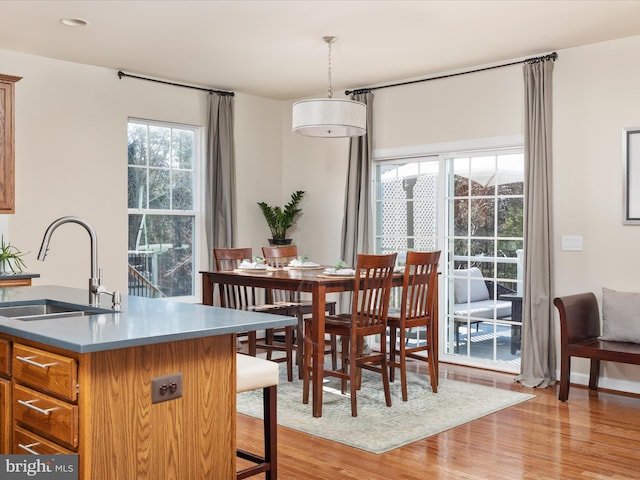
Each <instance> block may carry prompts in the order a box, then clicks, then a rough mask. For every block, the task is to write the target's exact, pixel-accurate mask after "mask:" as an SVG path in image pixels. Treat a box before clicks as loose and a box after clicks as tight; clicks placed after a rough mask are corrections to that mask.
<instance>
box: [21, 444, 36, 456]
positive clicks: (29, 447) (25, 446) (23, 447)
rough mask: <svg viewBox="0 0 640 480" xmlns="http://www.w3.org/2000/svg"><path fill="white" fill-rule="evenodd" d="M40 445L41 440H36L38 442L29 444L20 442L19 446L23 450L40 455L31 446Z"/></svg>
mask: <svg viewBox="0 0 640 480" xmlns="http://www.w3.org/2000/svg"><path fill="white" fill-rule="evenodd" d="M38 445H40V442H36V443H30V444H29V445H23V444H21V443H19V444H18V447H20V448H21V449H22V450H24V451H26V452H29V453H30V454H32V455H40V454H39V453H38V452H36V451H35V450H32V449H31V447H37V446H38Z"/></svg>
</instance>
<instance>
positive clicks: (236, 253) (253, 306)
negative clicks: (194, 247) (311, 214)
mask: <svg viewBox="0 0 640 480" xmlns="http://www.w3.org/2000/svg"><path fill="white" fill-rule="evenodd" d="M213 257H214V259H215V263H216V269H217V270H219V271H224V270H234V269H236V268H238V267H239V266H240V264H241V263H242V261H243V260H248V261H251V260H252V257H253V253H252V251H251V247H247V248H214V249H213ZM218 291H219V294H220V306H221V307H226V308H235V309H240V310H253V311H256V312H263V313H272V314H277V315H290V313H289V309H288V307H281V306H278V305H274V304H273V303H272V302H270V301H267V303H261V299H260V298H259V295H258V292H257V291H256V289H255V288H254V287H248V286H246V285H228V284H218ZM277 331H280V332H282V333H283V335H284V341H283V342H274V341H273V338H274V333H275V332H277ZM246 335H247V338H248V340H247V344H248V349H249V355H251V356H254V357H255V356H256V354H257V351H258V350H266V352H267V358H268V359H269V360H272V361H274V362H279V363H286V364H287V380H288V381H290V382H291V381H292V380H293V350H294V343H293V336H294V327H293V326H290V327H284V328H278V329H272V328H270V329H266V330H265V337H266V338H267V339H268V340H267V341H265V342H264V343H262V342H258V340H257V337H256V332H255V331H254V332H248V333H247V334H246ZM272 351H281V352H284V354H285V355H284V357H278V358H272V355H271V352H272Z"/></svg>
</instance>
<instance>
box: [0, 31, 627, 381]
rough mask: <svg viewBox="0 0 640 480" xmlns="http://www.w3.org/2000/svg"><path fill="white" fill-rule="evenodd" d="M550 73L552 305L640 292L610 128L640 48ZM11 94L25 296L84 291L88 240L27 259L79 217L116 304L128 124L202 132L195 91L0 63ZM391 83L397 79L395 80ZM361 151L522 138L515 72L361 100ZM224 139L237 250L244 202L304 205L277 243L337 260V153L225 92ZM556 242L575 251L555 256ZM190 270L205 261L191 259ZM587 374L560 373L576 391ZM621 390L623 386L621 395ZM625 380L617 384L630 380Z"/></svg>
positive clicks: (343, 163)
mask: <svg viewBox="0 0 640 480" xmlns="http://www.w3.org/2000/svg"><path fill="white" fill-rule="evenodd" d="M558 54H559V57H558V60H557V62H556V64H555V71H554V89H553V95H554V129H553V135H554V138H553V144H554V171H553V175H554V179H553V192H554V228H555V243H554V247H555V248H554V257H555V263H556V267H555V289H556V291H555V294H556V295H566V294H571V293H578V292H582V291H593V292H595V293H597V294H598V296H599V297H600V290H601V288H602V287H603V286H606V287H609V288H614V289H619V290H629V291H640V284H639V282H638V280H637V279H638V273H637V272H638V271H640V256H638V255H637V246H638V245H639V244H640V227H638V226H623V225H622V222H621V219H622V190H621V189H622V159H621V155H622V150H621V145H622V139H621V135H622V129H623V128H624V127H629V126H636V127H637V126H640V110H639V109H638V105H640V89H638V87H637V86H638V85H639V84H640V65H638V64H637V62H635V63H634V62H633V59H634V58H638V57H639V56H640V37H630V38H626V39H622V40H617V41H611V42H605V43H600V44H596V45H590V46H585V47H579V48H573V49H567V50H561V51H558ZM0 65H2V67H1V70H2V73H5V74H10V75H18V76H22V77H24V78H23V80H21V81H20V82H19V83H18V84H17V85H16V103H17V105H16V214H15V215H8V216H4V217H6V218H3V219H2V220H3V223H5V221H6V223H7V224H8V233H9V237H8V238H9V239H10V240H11V241H12V243H14V244H16V245H17V246H18V247H19V248H21V249H22V250H26V251H29V252H30V253H29V255H28V256H27V257H26V261H27V265H28V266H29V270H32V271H35V272H38V273H40V274H41V275H42V277H41V278H40V279H39V280H37V281H36V282H35V283H38V284H51V283H56V284H61V285H68V286H77V287H81V288H84V287H86V281H87V278H88V276H89V258H88V257H89V253H88V248H89V241H88V238H87V235H86V233H85V232H84V231H82V230H81V229H80V227H78V226H75V225H68V226H64V227H61V229H60V230H58V231H57V232H56V234H55V236H54V238H53V241H52V244H51V250H50V254H49V256H48V257H47V260H46V261H45V262H44V263H41V262H37V261H36V260H35V256H36V254H37V251H38V249H39V247H40V242H41V239H42V235H43V233H44V230H45V228H46V226H47V225H48V224H49V223H50V222H51V221H52V220H54V219H55V218H57V217H59V216H62V215H78V216H81V217H84V218H86V219H87V220H89V221H90V222H91V223H92V224H93V226H94V228H95V229H96V231H97V232H98V236H99V240H100V259H99V260H100V264H101V266H102V267H103V269H104V277H105V283H106V284H107V286H108V287H109V288H118V289H121V290H123V291H126V246H125V245H126V235H127V232H126V228H127V227H126V188H127V187H126V184H127V182H126V178H127V169H126V121H127V117H129V116H135V117H142V118H150V119H155V120H166V121H173V122H181V123H188V124H194V125H204V123H205V117H206V107H205V98H204V97H205V96H206V94H203V93H198V92H193V91H191V90H187V89H180V88H176V87H168V86H162V85H155V84H153V83H149V82H143V81H140V80H134V79H124V80H118V78H117V76H116V72H114V71H112V70H108V69H101V68H95V67H89V66H84V65H78V64H72V63H67V62H61V61H57V60H51V59H45V58H42V57H35V56H30V55H24V54H20V53H15V52H9V51H2V50H0ZM399 80H401V79H399ZM374 94H375V100H374V115H375V124H374V127H373V132H374V133H373V134H374V139H375V145H374V147H375V148H378V149H382V148H385V149H386V148H394V147H407V146H415V145H428V144H434V143H440V142H449V141H459V140H469V139H476V138H485V137H496V136H509V135H516V134H521V133H522V125H523V122H522V73H521V68H520V67H517V66H515V67H507V68H502V69H497V70H492V71H488V72H483V73H476V74H472V75H464V76H460V77H455V78H449V79H444V80H435V81H431V82H425V83H420V84H415V85H412V86H406V87H397V88H391V89H384V90H377V91H375V92H374ZM234 102H235V112H236V113H235V135H236V137H235V140H236V154H237V155H236V156H237V175H238V187H237V194H238V201H239V211H238V223H239V229H238V234H239V238H238V245H251V246H252V247H253V248H254V251H255V250H256V249H257V248H258V247H259V246H261V245H264V244H265V243H266V239H267V237H268V236H269V232H268V229H267V227H266V225H265V223H264V220H263V218H262V216H261V214H260V212H259V210H258V207H257V206H256V205H255V204H256V202H258V201H262V200H264V201H267V202H270V203H271V202H281V203H284V202H286V201H287V200H288V198H289V196H290V194H291V192H293V191H294V190H297V189H302V190H305V191H306V192H307V196H306V198H305V200H304V202H303V205H302V206H303V209H304V214H303V215H302V217H301V218H300V220H299V222H298V225H297V227H296V228H294V229H293V230H292V231H291V234H292V237H293V238H294V239H295V241H296V243H297V244H298V246H299V249H300V251H301V253H305V254H309V255H312V256H313V258H314V259H316V260H317V261H320V262H323V263H331V262H334V261H335V260H336V259H337V258H338V256H339V253H340V240H339V237H340V232H341V226H342V207H343V199H344V189H345V173H346V167H347V156H348V145H349V141H348V140H346V139H315V138H306V137H300V136H296V135H293V134H292V133H291V128H290V125H291V116H290V115H291V113H290V112H291V103H290V102H279V101H274V100H268V99H263V98H258V97H252V96H247V95H243V94H241V93H237V94H236V97H235V100H234ZM562 234H578V235H582V236H583V238H584V250H583V251H582V252H565V251H561V250H560V236H561V235H562ZM201 265H202V267H203V268H204V267H205V266H206V261H205V260H203V261H202V262H201ZM639 370H640V369H638V368H637V367H627V366H618V365H614V364H609V365H606V366H605V370H604V373H605V377H606V378H604V379H603V381H602V383H601V384H602V385H603V386H612V387H614V388H622V389H626V390H629V391H640V388H639V387H638V385H640V371H639ZM587 371H588V370H587V365H586V363H585V362H581V361H579V360H576V361H574V372H575V374H576V375H575V379H576V380H578V381H582V382H583V383H584V375H585V374H586V373H587ZM624 382H627V383H624ZM628 382H631V383H628Z"/></svg>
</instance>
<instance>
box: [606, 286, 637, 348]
mask: <svg viewBox="0 0 640 480" xmlns="http://www.w3.org/2000/svg"><path fill="white" fill-rule="evenodd" d="M600 339H601V340H611V341H617V342H633V343H640V293H635V292H618V291H616V290H611V289H609V288H603V289H602V335H601V336H600Z"/></svg>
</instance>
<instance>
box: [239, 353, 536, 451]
mask: <svg viewBox="0 0 640 480" xmlns="http://www.w3.org/2000/svg"><path fill="white" fill-rule="evenodd" d="M294 375H297V372H294ZM408 390H409V401H407V402H403V401H402V394H401V392H400V381H399V376H398V377H397V378H396V381H395V382H394V383H392V384H391V403H392V406H391V407H387V406H386V405H385V402H384V392H383V391H382V380H381V377H380V375H379V374H375V373H373V372H366V371H364V372H363V380H362V389H361V390H360V391H358V416H357V417H355V418H354V417H352V416H351V401H350V399H349V396H348V395H342V394H341V393H340V381H339V380H338V379H329V380H328V381H327V380H326V379H325V386H324V394H323V403H322V417H321V418H314V417H313V415H312V412H311V398H310V399H309V404H308V405H304V404H303V403H302V381H300V380H297V379H296V380H295V381H293V382H287V379H286V374H285V371H284V364H282V365H281V368H280V383H279V384H278V424H279V425H282V426H284V427H288V428H292V429H294V430H299V431H301V432H305V433H308V434H310V435H314V436H317V437H322V438H326V439H327V440H332V441H334V442H340V443H343V444H345V445H349V446H351V447H356V448H359V449H361V450H365V451H368V452H372V453H376V454H379V453H384V452H387V451H389V450H392V449H394V448H398V447H401V446H403V445H407V444H409V443H412V442H415V441H417V440H420V439H423V438H426V437H429V436H431V435H435V434H436V433H440V432H443V431H445V430H448V429H450V428H453V427H457V426H458V425H462V424H464V423H467V422H470V421H472V420H476V419H478V418H481V417H484V416H485V415H489V414H491V413H494V412H497V411H499V410H502V409H504V408H508V407H511V406H513V405H516V404H518V403H522V402H524V401H526V400H529V399H531V398H534V397H535V395H529V394H524V393H519V392H512V391H509V390H500V389H497V388H491V387H485V386H483V385H474V384H471V383H466V382H458V381H455V380H447V379H441V380H440V384H439V385H438V393H435V394H434V393H432V392H431V387H430V384H429V378H428V377H427V376H426V375H417V374H413V373H409V374H408ZM237 401H238V403H237V411H238V412H239V413H243V414H246V415H250V416H252V417H256V418H262V390H257V391H256V390H254V391H250V392H244V393H241V394H238V398H237Z"/></svg>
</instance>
